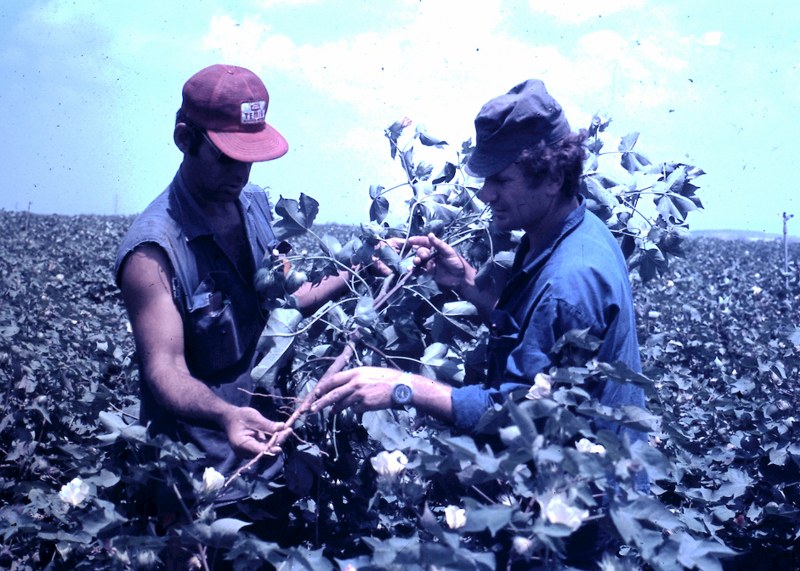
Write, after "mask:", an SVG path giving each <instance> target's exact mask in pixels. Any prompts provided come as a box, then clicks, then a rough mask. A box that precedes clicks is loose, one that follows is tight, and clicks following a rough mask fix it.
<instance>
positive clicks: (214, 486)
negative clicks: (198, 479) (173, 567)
mask: <svg viewBox="0 0 800 571" xmlns="http://www.w3.org/2000/svg"><path fill="white" fill-rule="evenodd" d="M223 484H225V476H223V475H222V474H220V473H219V472H217V471H216V470H215V469H214V468H211V467H208V468H206V469H205V471H204V472H203V490H204V491H206V492H213V491H215V490H219V489H220V488H221V487H222V486H223Z"/></svg>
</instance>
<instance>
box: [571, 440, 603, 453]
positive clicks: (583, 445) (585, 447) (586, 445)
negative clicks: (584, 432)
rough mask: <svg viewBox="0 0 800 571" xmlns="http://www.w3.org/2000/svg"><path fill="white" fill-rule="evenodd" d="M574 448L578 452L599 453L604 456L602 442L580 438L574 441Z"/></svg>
mask: <svg viewBox="0 0 800 571" xmlns="http://www.w3.org/2000/svg"><path fill="white" fill-rule="evenodd" d="M575 449H576V450H577V451H578V452H586V453H588V454H599V455H600V456H605V453H606V448H605V446H603V445H602V444H595V443H593V442H592V441H591V440H589V439H588V438H581V439H580V440H578V441H577V442H576V443H575Z"/></svg>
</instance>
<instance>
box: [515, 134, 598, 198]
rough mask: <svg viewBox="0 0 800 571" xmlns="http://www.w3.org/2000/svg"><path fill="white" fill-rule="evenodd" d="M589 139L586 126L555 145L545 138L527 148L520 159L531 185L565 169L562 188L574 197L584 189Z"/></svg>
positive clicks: (569, 195)
mask: <svg viewBox="0 0 800 571" xmlns="http://www.w3.org/2000/svg"><path fill="white" fill-rule="evenodd" d="M585 140H586V130H585V129H581V130H580V131H579V132H577V133H570V134H569V135H567V136H566V137H564V138H563V139H561V140H560V141H558V142H557V143H553V144H552V145H547V144H545V143H544V141H542V142H540V143H539V144H537V145H536V146H534V147H530V148H527V149H523V150H522V152H521V153H520V155H519V157H518V158H517V160H516V163H517V164H518V165H519V166H520V168H521V169H522V172H523V173H524V174H525V177H526V178H527V179H528V181H529V182H530V183H531V185H538V184H539V183H540V182H541V181H542V180H544V179H545V178H546V177H548V176H551V175H555V174H558V173H562V174H563V175H564V182H563V184H562V185H561V192H562V193H564V195H565V196H566V197H569V198H572V197H573V196H577V195H578V194H579V193H580V178H581V174H582V173H583V161H584V160H585V159H586V150H585V148H584V146H583V142H584V141H585Z"/></svg>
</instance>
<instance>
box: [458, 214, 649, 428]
mask: <svg viewBox="0 0 800 571" xmlns="http://www.w3.org/2000/svg"><path fill="white" fill-rule="evenodd" d="M527 251H528V250H527V240H523V243H522V245H520V247H519V248H518V250H517V253H516V256H515V260H514V265H513V267H512V271H511V278H510V280H509V282H508V284H507V285H506V287H505V288H504V290H503V292H502V294H501V296H500V299H499V301H498V303H497V306H496V308H495V310H494V311H493V313H492V319H491V324H490V331H491V337H490V340H489V344H488V370H487V382H486V384H485V385H470V386H465V387H460V388H456V389H454V390H453V396H452V404H453V416H454V420H455V425H456V427H457V428H459V429H461V430H464V431H469V430H472V429H474V428H475V426H476V425H477V424H478V421H479V420H480V418H481V416H482V415H483V413H484V412H486V411H487V410H488V409H489V408H491V407H492V404H493V403H495V402H503V400H504V399H505V398H506V397H507V395H508V394H509V393H510V392H511V391H513V390H516V389H519V388H522V387H524V388H527V387H529V386H531V385H532V384H533V380H534V377H535V376H536V374H537V373H540V372H547V370H548V369H549V368H550V367H551V366H554V365H557V363H555V362H554V357H555V356H554V355H553V353H552V351H551V349H552V347H553V345H554V344H555V342H556V341H558V339H559V338H561V336H562V335H564V334H565V333H567V332H568V331H570V330H572V329H588V330H589V334H591V335H593V336H595V337H597V338H599V339H601V340H602V345H601V347H600V349H599V353H598V355H597V359H598V360H599V361H602V362H606V363H614V362H617V361H621V362H623V363H625V364H626V365H627V366H628V367H630V368H631V369H632V370H633V371H636V372H641V361H640V357H639V344H638V340H637V336H636V322H635V314H634V308H633V301H632V298H631V290H630V282H629V278H628V270H627V266H626V263H625V259H624V258H623V256H622V253H621V251H620V249H619V246H618V245H617V242H616V240H615V239H614V237H613V236H612V235H611V232H609V230H608V228H606V225H605V224H604V223H603V222H602V221H601V220H600V219H599V218H597V217H596V216H595V215H594V214H592V213H591V212H589V211H587V210H586V205H585V203H584V202H582V203H581V204H580V206H579V207H578V208H576V209H575V210H574V211H572V212H571V213H570V214H569V215H568V216H567V217H566V218H565V219H564V221H563V224H562V227H561V229H560V231H559V232H558V234H557V235H556V237H555V238H554V239H553V241H552V242H551V243H550V244H549V245H548V246H546V247H545V248H544V250H543V251H542V252H541V253H540V254H539V255H538V256H536V257H535V258H534V259H533V260H531V261H530V262H528V263H527V264H524V265H523V260H524V259H525V255H526V254H527ZM600 402H601V403H602V404H604V405H607V406H621V405H635V406H639V407H642V408H644V405H645V403H644V393H643V391H642V390H641V389H640V388H637V387H634V386H633V385H630V384H622V383H615V382H607V383H606V384H605V386H604V387H602V393H601V395H600ZM617 428H618V427H617ZM626 432H629V437H631V438H641V437H642V436H643V435H642V434H641V433H639V432H636V431H631V430H626Z"/></svg>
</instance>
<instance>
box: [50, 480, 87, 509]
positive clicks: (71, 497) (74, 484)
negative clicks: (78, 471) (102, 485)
mask: <svg viewBox="0 0 800 571" xmlns="http://www.w3.org/2000/svg"><path fill="white" fill-rule="evenodd" d="M88 495H89V486H88V485H87V484H86V482H84V481H83V480H81V479H80V478H73V479H72V481H71V482H70V483H69V484H64V485H63V486H61V491H60V492H58V497H59V498H61V499H62V500H63V501H64V502H66V503H68V504H69V505H71V506H79V505H81V504H82V503H83V500H85V499H86V497H87V496H88Z"/></svg>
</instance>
